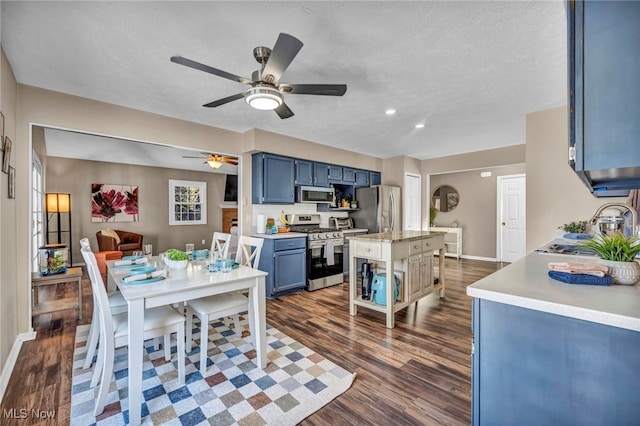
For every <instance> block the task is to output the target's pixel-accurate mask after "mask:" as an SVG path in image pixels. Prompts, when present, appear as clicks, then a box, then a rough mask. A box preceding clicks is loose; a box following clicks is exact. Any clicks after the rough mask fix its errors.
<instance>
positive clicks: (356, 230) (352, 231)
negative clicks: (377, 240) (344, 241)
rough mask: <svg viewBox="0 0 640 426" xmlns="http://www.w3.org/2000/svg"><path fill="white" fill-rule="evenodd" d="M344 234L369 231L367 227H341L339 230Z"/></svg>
mask: <svg viewBox="0 0 640 426" xmlns="http://www.w3.org/2000/svg"><path fill="white" fill-rule="evenodd" d="M340 231H341V232H342V233H343V234H344V235H348V234H355V233H358V232H369V230H368V229H367V228H350V229H341V230H340ZM349 238H351V237H349Z"/></svg>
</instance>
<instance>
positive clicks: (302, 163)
mask: <svg viewBox="0 0 640 426" xmlns="http://www.w3.org/2000/svg"><path fill="white" fill-rule="evenodd" d="M295 164H296V181H295V184H296V185H299V186H313V162H312V161H306V160H295Z"/></svg>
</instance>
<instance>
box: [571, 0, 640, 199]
mask: <svg viewBox="0 0 640 426" xmlns="http://www.w3.org/2000/svg"><path fill="white" fill-rule="evenodd" d="M566 7H567V18H568V21H567V30H568V42H569V44H568V55H569V57H568V65H569V145H570V147H573V148H574V149H575V152H571V151H572V150H570V154H569V156H570V164H571V165H572V167H573V168H574V170H575V171H576V172H578V175H579V176H580V177H581V179H582V180H583V181H584V182H585V184H587V186H589V187H590V188H593V191H594V194H595V193H596V192H597V188H598V187H601V188H603V187H604V186H603V185H607V184H609V188H611V187H612V186H613V183H614V182H617V183H618V184H619V183H620V181H619V180H615V179H614V178H615V177H616V176H614V175H616V174H617V175H620V176H629V177H630V178H631V179H630V180H635V181H636V182H635V183H637V184H638V185H634V184H630V185H627V188H638V187H640V178H638V176H640V173H639V171H640V48H638V42H639V41H640V2H637V1H629V2H627V1H585V2H583V1H575V2H574V1H570V2H567V5H566ZM621 168H627V169H626V170H624V171H620V170H616V169H621ZM629 168H635V169H634V170H632V169H629ZM596 170H598V171H599V172H598V173H594V171H596ZM610 170H611V171H612V173H611V172H609V171H610ZM621 172H624V173H621ZM607 181H608V182H607ZM596 195H600V194H596ZM612 195H616V194H612ZM619 195H623V194H619ZM600 196H602V195H600Z"/></svg>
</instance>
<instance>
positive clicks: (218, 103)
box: [202, 92, 244, 108]
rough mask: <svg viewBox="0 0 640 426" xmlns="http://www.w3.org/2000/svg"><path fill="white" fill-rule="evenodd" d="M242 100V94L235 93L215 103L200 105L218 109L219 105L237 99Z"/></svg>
mask: <svg viewBox="0 0 640 426" xmlns="http://www.w3.org/2000/svg"><path fill="white" fill-rule="evenodd" d="M242 98H244V92H241V93H236V94H235V95H231V96H227V97H226V98H222V99H218V100H217V101H213V102H209V103H208V104H204V105H202V106H203V107H207V108H213V107H218V106H220V105H224V104H227V103H229V102H232V101H237V100H238V99H242Z"/></svg>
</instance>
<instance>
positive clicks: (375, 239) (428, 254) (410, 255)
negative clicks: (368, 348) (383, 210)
mask: <svg viewBox="0 0 640 426" xmlns="http://www.w3.org/2000/svg"><path fill="white" fill-rule="evenodd" d="M434 250H439V256H438V260H439V268H438V271H439V275H440V277H439V282H438V284H437V285H435V284H434V282H433V252H434ZM358 258H361V259H365V260H366V261H367V262H370V263H373V264H374V267H373V268H372V269H373V270H374V271H377V272H376V273H377V274H378V275H383V276H384V277H386V282H387V283H389V284H390V283H393V282H394V281H395V278H396V276H398V278H399V281H400V285H399V294H398V298H397V299H396V298H395V297H394V286H393V285H392V284H390V285H387V286H386V294H385V299H384V300H385V301H386V302H385V304H384V305H381V304H377V303H375V302H374V301H372V300H365V299H363V297H362V293H361V289H360V284H359V281H358V279H357V278H358V275H359V273H360V271H357V270H356V264H357V259H358ZM349 264H350V267H349V271H350V272H349V313H350V314H351V315H357V313H358V307H359V306H360V307H365V308H368V309H373V310H375V311H378V312H383V313H384V314H385V315H386V326H387V328H393V327H395V313H396V312H398V311H400V310H402V309H404V308H406V307H407V306H409V305H410V304H411V303H414V302H417V301H418V300H419V299H421V298H423V297H425V296H428V295H429V294H431V293H433V291H434V290H440V297H442V298H443V297H444V296H445V280H444V233H443V232H428V231H398V232H384V233H379V234H367V235H357V236H352V237H350V238H349ZM383 271H384V272H383ZM394 299H395V300H394Z"/></svg>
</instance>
